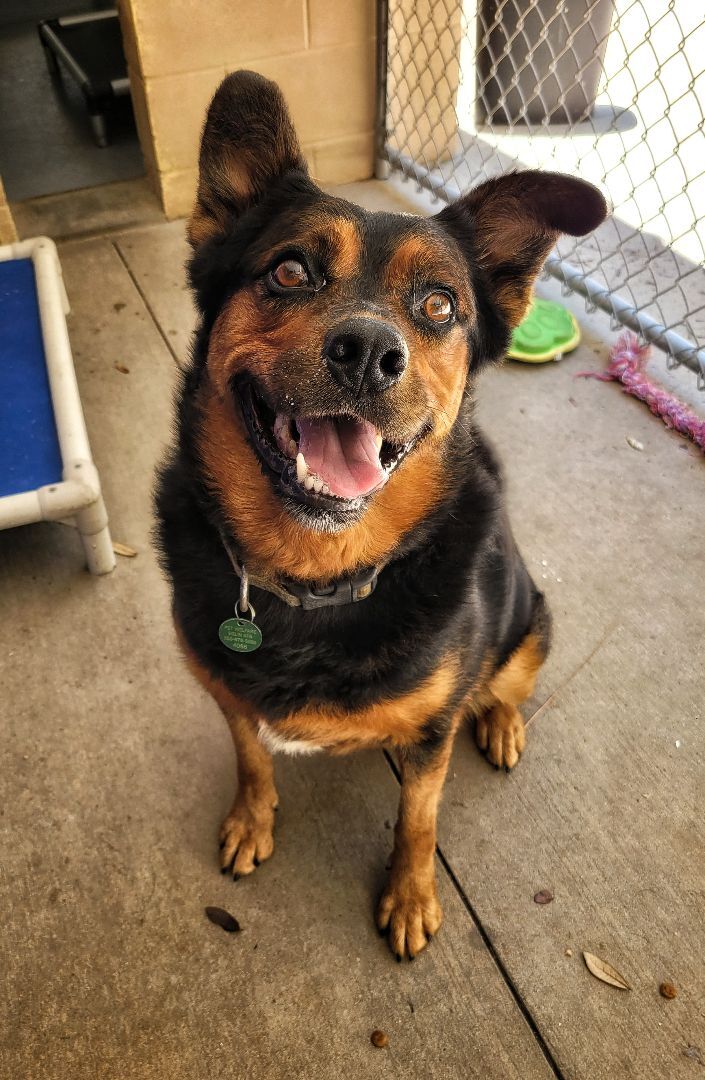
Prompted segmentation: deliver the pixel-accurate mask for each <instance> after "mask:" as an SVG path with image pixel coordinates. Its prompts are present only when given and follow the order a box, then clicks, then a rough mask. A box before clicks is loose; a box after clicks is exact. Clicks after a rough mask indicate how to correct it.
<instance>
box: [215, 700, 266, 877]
mask: <svg viewBox="0 0 705 1080" xmlns="http://www.w3.org/2000/svg"><path fill="white" fill-rule="evenodd" d="M218 704H219V705H220V707H221V709H222V710H223V715H224V716H225V719H226V720H227V721H228V727H229V728H230V731H231V733H232V737H233V742H234V743H235V752H236V754H237V792H236V795H235V801H234V803H233V805H232V809H231V811H230V813H229V814H228V816H227V817H226V819H225V821H224V822H223V824H222V826H221V828H220V848H221V854H220V865H221V869H222V871H223V873H224V874H225V873H227V871H228V870H229V869H230V868H231V867H232V873H233V877H234V878H235V879H237V878H238V877H239V876H240V875H241V874H251V873H252V871H253V870H254V869H255V867H256V866H259V864H260V863H261V862H264V860H265V859H268V858H269V856H270V855H271V854H272V852H273V851H274V835H273V834H274V811H275V810H276V808H277V801H278V800H277V789H276V788H275V786H274V768H273V766H272V755H271V754H270V753H269V751H268V750H265V748H264V747H263V746H262V744H261V742H260V741H259V739H258V738H257V734H256V732H255V730H254V727H253V725H252V722H251V721H250V720H249V719H248V718H247V717H244V716H242V714H241V713H239V712H238V710H237V706H235V707H234V706H233V704H232V702H225V703H224V702H222V701H219V702H218Z"/></svg>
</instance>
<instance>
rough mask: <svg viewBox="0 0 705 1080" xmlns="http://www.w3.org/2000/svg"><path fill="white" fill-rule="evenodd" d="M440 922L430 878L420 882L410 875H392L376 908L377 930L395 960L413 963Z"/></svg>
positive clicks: (434, 885) (433, 881)
mask: <svg viewBox="0 0 705 1080" xmlns="http://www.w3.org/2000/svg"><path fill="white" fill-rule="evenodd" d="M442 921H443V912H442V910H441V905H440V904H439V902H438V896H437V894H436V882H435V880H434V878H433V876H431V877H430V879H429V880H426V881H422V880H420V879H419V878H417V877H414V876H413V875H411V874H407V875H405V876H403V877H399V878H397V879H395V877H394V875H392V879H391V880H390V882H389V884H388V885H387V888H386V889H385V890H384V893H383V894H382V899H381V900H380V902H379V906H378V908H377V926H378V927H379V930H380V932H381V933H385V932H388V935H389V947H390V949H391V950H392V952H393V953H394V954H395V956H396V958H397V960H401V959H402V957H404V956H405V955H406V956H408V957H409V959H410V960H413V959H414V957H415V956H416V955H417V954H418V953H420V952H421V950H422V949H425V948H426V946H427V945H428V943H429V941H430V940H431V938H432V937H433V935H434V934H435V933H436V932H437V930H438V928H439V927H440V925H441V923H442Z"/></svg>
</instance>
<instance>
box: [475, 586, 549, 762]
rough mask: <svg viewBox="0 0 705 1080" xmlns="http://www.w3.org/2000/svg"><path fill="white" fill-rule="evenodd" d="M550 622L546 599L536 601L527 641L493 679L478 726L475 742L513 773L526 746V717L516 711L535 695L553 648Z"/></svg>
mask: <svg viewBox="0 0 705 1080" xmlns="http://www.w3.org/2000/svg"><path fill="white" fill-rule="evenodd" d="M550 636H551V618H550V614H549V611H548V608H547V606H546V602H545V600H544V598H543V596H539V597H538V599H537V600H536V603H535V606H534V611H533V614H532V621H531V626H530V628H529V631H528V633H527V634H526V637H525V638H524V640H523V641H522V642H521V644H520V645H519V647H518V648H517V649H515V651H514V652H513V653H512V655H511V656H510V657H509V659H508V660H507V662H506V664H504V666H503V667H501V668H500V669H499V671H497V672H496V673H495V674H494V676H493V677H492V679H490V682H489V685H488V686H487V688H486V690H485V692H484V696H485V697H486V702H485V705H486V709H485V711H483V712H481V713H480V714H479V715H478V716H477V719H476V722H475V741H476V742H477V745H478V746H479V748H480V750H483V751H484V752H485V754H486V755H487V759H488V761H490V762H491V763H492V764H493V765H495V766H496V767H497V768H501V767H502V766H504V768H505V769H513V768H514V766H515V765H516V764H517V762H518V761H519V758H520V756H521V754H522V753H523V751H524V746H525V745H526V731H525V724H524V717H523V716H522V715H521V713H520V712H519V709H518V708H517V706H518V705H521V703H522V701H526V699H527V698H528V697H531V695H532V694H533V692H534V687H535V685H536V677H537V675H538V673H539V669H540V667H541V665H542V664H543V662H544V660H545V659H546V656H547V655H548V650H549V646H550Z"/></svg>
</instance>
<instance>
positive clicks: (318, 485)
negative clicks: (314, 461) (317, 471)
mask: <svg viewBox="0 0 705 1080" xmlns="http://www.w3.org/2000/svg"><path fill="white" fill-rule="evenodd" d="M313 490H314V491H315V492H316V494H318V493H319V492H321V491H322V490H323V481H322V480H321V478H320V476H317V477H316V479H315V480H314V481H313Z"/></svg>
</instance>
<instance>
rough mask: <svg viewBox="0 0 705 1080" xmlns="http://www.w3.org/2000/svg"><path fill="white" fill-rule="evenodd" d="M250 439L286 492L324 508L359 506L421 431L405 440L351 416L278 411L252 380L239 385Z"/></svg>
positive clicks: (388, 475)
mask: <svg viewBox="0 0 705 1080" xmlns="http://www.w3.org/2000/svg"><path fill="white" fill-rule="evenodd" d="M236 389H237V396H238V398H239V400H240V402H241V405H242V412H243V416H244V419H245V423H246V425H247V429H248V432H249V435H250V440H251V442H252V444H253V446H254V448H255V450H256V451H257V453H258V455H259V457H260V458H261V459H262V460H263V461H264V463H265V464H266V465H267V466H268V467H269V468H270V469H271V470H272V471H273V472H275V473H276V474H277V476H278V477H279V480H280V483H281V486H282V488H283V489H284V491H285V493H286V494H287V495H290V496H293V497H295V498H296V499H297V500H298V501H300V502H304V503H306V504H307V505H308V506H311V507H314V508H320V509H322V510H323V509H325V510H338V511H349V510H357V509H359V508H360V507H361V506H362V505H363V502H364V500H365V499H366V498H367V497H368V496H370V495H372V494H373V493H374V492H376V491H378V490H379V489H380V488H381V487H383V485H384V484H385V483H386V482H387V480H388V479H389V477H390V475H391V474H392V472H393V471H394V469H396V468H397V466H398V465H399V464H400V462H401V461H403V459H404V458H405V457H406V455H407V454H408V453H409V451H410V450H411V449H412V448H413V447H414V446H415V445H416V444H417V443H418V441H419V439H420V438H421V436H422V435H423V434H424V433H425V432H424V431H422V432H419V433H418V434H417V435H415V436H414V438H413V439H412V440H410V441H409V442H407V443H404V444H397V443H393V442H390V441H389V440H387V439H385V438H383V437H382V435H381V434H380V433H379V432H378V431H377V430H376V428H375V427H374V425H373V424H371V423H370V422H369V421H368V420H363V419H361V418H359V417H356V416H351V415H343V414H341V415H335V416H322V417H312V416H309V417H307V416H299V415H295V414H290V413H285V412H281V411H276V410H275V409H273V408H272V407H271V406H270V405H269V404H268V403H267V401H266V400H265V398H264V396H263V395H262V394H261V393H260V392H259V391H258V389H257V387H256V386H255V385H254V384H253V383H252V382H250V381H248V382H246V383H240V384H239V385H238V386H237V388H236Z"/></svg>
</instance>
